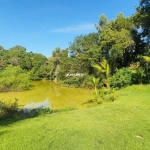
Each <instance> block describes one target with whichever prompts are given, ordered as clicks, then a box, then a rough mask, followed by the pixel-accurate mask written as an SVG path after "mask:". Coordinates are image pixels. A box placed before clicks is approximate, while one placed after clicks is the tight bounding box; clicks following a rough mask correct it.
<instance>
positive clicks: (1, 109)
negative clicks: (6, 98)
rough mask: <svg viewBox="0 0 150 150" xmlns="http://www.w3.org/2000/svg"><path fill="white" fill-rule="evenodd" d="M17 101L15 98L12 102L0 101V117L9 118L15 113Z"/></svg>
mask: <svg viewBox="0 0 150 150" xmlns="http://www.w3.org/2000/svg"><path fill="white" fill-rule="evenodd" d="M17 110H18V102H17V99H16V100H15V102H14V103H6V102H2V101H0V118H10V117H13V116H15V115H17V112H18V111H17Z"/></svg>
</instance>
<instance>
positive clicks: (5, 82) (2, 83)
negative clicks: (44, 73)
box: [0, 65, 30, 91]
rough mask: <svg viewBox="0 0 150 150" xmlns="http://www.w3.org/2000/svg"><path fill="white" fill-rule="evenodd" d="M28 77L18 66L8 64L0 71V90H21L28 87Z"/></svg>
mask: <svg viewBox="0 0 150 150" xmlns="http://www.w3.org/2000/svg"><path fill="white" fill-rule="evenodd" d="M29 85H30V78H29V75H28V74H27V73H26V72H24V71H23V70H22V69H21V68H20V67H19V66H12V65H10V66H8V67H6V68H5V69H4V70H3V71H1V72H0V91H21V90H26V89H28V88H29Z"/></svg>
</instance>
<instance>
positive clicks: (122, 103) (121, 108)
mask: <svg viewBox="0 0 150 150" xmlns="http://www.w3.org/2000/svg"><path fill="white" fill-rule="evenodd" d="M81 96H82V95H81ZM0 123H1V126H0V150H150V86H149V85H147V86H146V85H136V86H135V85H134V86H130V87H127V88H124V89H122V90H119V91H117V99H116V100H115V101H114V102H111V103H103V104H102V105H98V106H95V107H90V108H84V109H79V110H73V111H66V112H61V113H53V114H50V115H42V116H39V117H35V118H30V119H25V120H20V121H17V122H13V123H10V122H8V123H7V122H4V121H0Z"/></svg>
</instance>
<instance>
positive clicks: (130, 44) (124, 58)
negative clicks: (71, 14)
mask: <svg viewBox="0 0 150 150" xmlns="http://www.w3.org/2000/svg"><path fill="white" fill-rule="evenodd" d="M105 20H107V19H106V17H105V16H104V15H101V17H100V20H99V24H98V25H96V27H97V29H98V33H99V44H100V49H101V52H102V55H103V57H105V58H106V59H107V60H109V61H110V62H111V66H112V67H113V68H116V67H118V68H120V67H123V66H127V65H128V64H129V63H130V62H131V61H133V59H135V58H134V57H133V56H134V51H135V42H134V40H133V37H132V30H133V29H134V25H133V23H132V18H125V17H124V16H123V14H122V13H120V14H118V15H117V18H116V20H111V21H109V22H107V21H105Z"/></svg>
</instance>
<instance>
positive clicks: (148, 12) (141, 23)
mask: <svg viewBox="0 0 150 150" xmlns="http://www.w3.org/2000/svg"><path fill="white" fill-rule="evenodd" d="M136 10H137V12H136V14H135V16H134V20H135V23H136V25H137V26H138V27H139V28H140V30H142V38H144V40H145V42H146V43H147V49H148V48H149V46H150V0H141V1H140V4H139V6H138V7H137V9H136Z"/></svg>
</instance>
